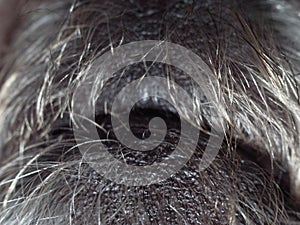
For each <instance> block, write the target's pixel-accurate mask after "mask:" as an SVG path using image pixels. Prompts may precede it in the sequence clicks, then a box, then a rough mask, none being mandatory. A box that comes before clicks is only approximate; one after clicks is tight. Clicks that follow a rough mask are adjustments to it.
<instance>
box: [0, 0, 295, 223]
mask: <svg viewBox="0 0 300 225" xmlns="http://www.w3.org/2000/svg"><path fill="white" fill-rule="evenodd" d="M273 2H274V1H259V2H256V1H255V2H253V1H251V2H249V1H246V0H245V1H231V0H228V1H227V0H225V1H219V0H209V1H180V0H178V1H175V0H174V1H142V0H141V1H134V0H133V1H117V0H113V1H108V0H107V1H97V0H78V1H73V0H72V1H71V0H70V1H63V2H62V1H51V2H48V4H47V5H45V6H44V8H43V10H41V11H39V12H40V14H39V13H33V14H32V15H30V16H29V17H30V18H29V20H28V21H29V22H28V24H27V26H26V28H25V29H24V30H23V32H21V33H20V36H19V37H18V42H16V44H15V46H14V52H13V59H14V60H12V66H11V67H10V68H9V69H8V72H7V74H6V75H7V77H8V78H9V80H8V81H7V82H6V87H7V88H6V91H5V92H4V91H2V92H1V95H0V99H1V102H3V103H5V104H1V106H0V115H1V116H0V121H1V126H0V127H1V128H0V134H1V137H2V134H5V135H3V137H5V138H3V140H1V141H0V143H1V146H0V148H1V149H2V150H3V151H4V152H6V154H7V155H8V156H10V157H9V158H8V159H7V161H6V162H8V163H7V164H5V165H4V166H3V167H1V168H0V179H1V181H2V182H0V205H1V207H2V208H1V211H0V224H9V225H20V224H21V225H25V224H43V225H44V224H80V225H82V224H89V225H93V224H213V225H215V224H292V222H293V220H297V219H298V220H299V218H297V211H298V208H296V207H294V208H292V207H291V205H290V204H288V200H289V194H290V193H289V190H284V187H288V188H289V185H286V186H284V185H282V184H281V183H284V182H285V181H286V180H288V182H289V179H286V178H285V177H282V176H288V174H289V170H288V169H289V168H286V161H289V162H290V163H291V165H293V163H295V161H293V158H292V157H290V155H289V153H290V151H292V150H293V149H295V147H297V145H296V144H295V140H294V138H298V136H299V135H298V133H297V132H296V131H295V130H294V123H293V117H292V116H291V113H290V112H289V108H288V107H286V105H287V104H288V103H289V102H288V101H289V98H286V99H287V100H288V101H287V102H282V101H279V100H278V93H280V95H284V96H288V95H289V94H290V92H291V93H294V89H295V88H296V87H295V84H294V83H293V82H292V73H291V71H290V70H289V68H287V67H285V63H283V62H282V61H283V60H284V57H282V55H281V53H280V54H279V53H278V54H277V49H278V48H279V47H278V46H277V45H273V41H274V42H276V41H279V40H280V39H275V40H273V39H272V37H270V36H269V34H270V33H269V32H266V31H265V30H264V29H265V28H267V27H268V25H270V24H269V23H268V22H267V21H268V20H267V19H266V18H265V19H266V20H264V22H263V21H262V20H260V19H261V18H263V17H264V16H266V15H269V14H268V13H267V12H270V11H272V10H273V7H269V8H268V7H266V5H267V6H270V5H272V6H274V8H276V7H275V6H276V5H275V4H273ZM282 2H283V1H282ZM263 3H264V4H263ZM262 6H263V7H262ZM264 7H265V11H262V10H261V9H262V8H264ZM264 12H266V13H264ZM272 12H273V11H272ZM293 18H294V17H293ZM271 19H272V21H273V19H274V17H272V18H271ZM294 19H295V18H294ZM273 22H274V21H273ZM266 30H268V29H266ZM275 34H276V35H277V33H275ZM147 39H155V40H167V41H171V42H174V43H177V44H180V45H182V46H184V47H186V48H188V49H191V50H193V51H194V52H195V53H196V54H198V55H200V56H201V57H202V58H203V60H204V61H205V62H206V63H207V64H208V65H209V66H210V68H211V69H212V71H213V72H214V73H213V76H212V78H211V81H213V82H214V83H213V84H214V85H212V87H213V88H215V89H214V91H215V92H214V93H216V95H217V96H219V97H220V98H224V101H225V102H226V106H227V108H226V109H224V112H223V113H224V118H226V121H227V126H226V129H225V130H224V132H225V134H226V138H225V139H224V142H223V145H222V146H221V149H220V154H219V155H218V156H217V157H216V159H215V160H214V162H213V163H212V165H211V166H210V167H209V168H207V170H205V171H201V172H199V168H198V165H199V160H200V159H201V157H202V155H203V151H204V149H205V146H206V144H207V139H208V136H209V135H210V134H211V132H210V131H211V130H210V129H211V127H210V125H211V124H210V123H209V122H207V121H205V120H203V121H204V122H203V124H201V126H199V127H198V128H199V133H200V134H199V140H198V145H197V149H196V151H195V154H194V155H193V157H192V158H191V159H190V160H189V162H188V163H187V164H186V165H185V166H184V167H183V168H182V169H181V170H180V171H178V173H176V174H175V175H174V176H172V177H170V178H169V179H167V180H165V181H163V182H161V183H157V184H153V185H149V186H145V187H131V186H126V185H120V184H117V183H114V182H113V181H111V180H108V179H106V178H105V177H103V176H101V175H99V174H97V173H96V171H94V170H93V168H92V167H91V166H90V165H89V164H88V163H86V162H84V161H83V160H82V155H81V154H80V151H79V150H78V146H76V141H75V140H74V135H73V134H74V133H73V131H72V125H73V124H72V122H73V121H72V117H74V116H75V115H73V114H72V113H73V112H72V107H71V106H70V104H71V103H70V102H72V101H76V99H72V97H71V96H72V95H71V94H72V92H73V90H74V87H75V86H76V85H79V84H80V83H79V81H80V80H81V79H84V77H83V76H81V75H82V71H84V70H85V69H86V68H87V67H88V66H89V65H91V64H92V62H93V60H94V59H95V58H96V57H97V56H99V55H101V54H103V53H104V52H106V51H111V52H113V51H114V49H115V48H116V47H118V46H120V45H122V44H125V43H129V42H132V41H140V40H147ZM279 59H280V60H279ZM141 65H142V69H140V68H139V67H138V66H136V65H134V66H136V67H134V68H135V69H133V70H127V71H120V74H117V75H120V77H121V79H117V80H119V81H120V83H122V82H123V83H126V82H129V81H130V79H126V74H127V76H131V78H132V77H135V76H136V77H140V76H142V75H143V73H144V70H145V69H146V68H147V66H149V63H144V64H143V63H141ZM153 68H154V70H152V72H149V73H152V74H151V75H160V76H162V75H165V76H167V75H169V74H175V78H176V81H177V83H178V84H179V85H181V86H182V87H184V88H186V89H189V87H190V86H192V85H191V82H190V80H189V79H186V78H185V76H184V74H180V72H178V71H176V70H174V69H172V68H163V69H161V68H160V67H159V66H158V65H157V64H155V63H154V65H153ZM164 69H165V70H164ZM161 71H162V72H161ZM126 72H127V73H126ZM140 72H141V74H140ZM167 72H169V74H168V73H167ZM124 74H125V75H124ZM118 78H119V77H118ZM127 78H128V77H127ZM12 81H13V82H12ZM208 83H209V82H208ZM117 84H118V83H117V82H116V81H115V80H113V82H112V84H111V86H109V85H108V86H107V90H106V92H105V93H106V95H104V96H101V99H100V100H99V101H98V102H97V103H98V104H102V105H101V106H103V105H104V106H105V104H110V101H111V98H112V96H113V95H114V94H115V92H116V91H118V89H117V88H116V87H115V86H114V85H117ZM204 85H209V84H204ZM151 87H152V86H151V84H150V85H149V88H151ZM145 91H146V90H145ZM166 91H168V90H166ZM285 91H286V92H285ZM291 95H292V94H291ZM125 97H126V96H124V98H125ZM283 99H285V98H283ZM292 99H293V98H291V101H292ZM107 102H108V103H107ZM104 106H103V108H104V109H103V110H102V111H101V110H100V111H98V112H97V115H96V116H97V117H98V118H97V119H98V120H97V121H96V122H99V124H98V125H99V126H100V128H103V127H104V128H105V129H104V131H103V130H102V131H103V135H102V136H103V139H105V138H107V139H108V141H112V142H113V143H114V144H115V145H114V146H112V145H111V146H112V148H111V149H109V151H110V152H111V153H112V154H114V155H115V158H117V159H118V160H123V161H124V160H126V159H129V161H130V160H131V163H132V164H134V163H136V162H135V161H136V160H140V159H141V157H136V155H137V154H136V155H134V157H133V156H132V155H133V154H132V152H130V151H127V149H125V150H124V148H122V146H121V145H120V144H119V143H118V142H116V140H115V139H113V138H111V136H110V134H111V133H110V129H111V127H110V124H109V122H110V121H107V117H106V116H107V115H104V114H105V113H104V112H105V107H104ZM158 106H160V105H159V104H158ZM82 107H85V105H83V106H82ZM148 107H152V108H151V110H152V111H151V110H149V111H148V113H149V112H153V115H159V114H161V113H162V111H160V110H157V108H155V107H157V105H155V107H153V106H151V104H150V105H148ZM164 107H165V108H162V109H163V112H165V111H168V110H169V111H170V112H172V113H173V111H174V109H170V108H166V106H165V105H164ZM134 113H135V114H133V115H135V116H136V118H134V119H133V120H132V126H133V128H134V129H136V131H137V133H142V132H141V130H140V129H143V128H141V127H143V125H144V124H143V123H141V122H140V121H143V120H144V119H146V120H147V118H148V116H149V115H148V114H147V113H145V114H143V113H142V112H141V113H140V112H138V113H137V112H134ZM151 114H152V113H151ZM171 120H172V121H170V123H171V124H172V122H174V121H175V119H171ZM101 126H102V127H101ZM175 128H177V129H178V126H177V127H176V126H175ZM172 135H173V136H172ZM177 135H178V132H174V133H173V134H170V140H167V141H170V142H171V141H172V138H174V139H176V138H177ZM100 136H101V135H100ZM97 141H98V140H97ZM2 143H3V144H2ZM167 144H168V145H169V146H170V145H171V146H172V144H174V143H167ZM175 144H176V143H175ZM165 146H166V145H163V146H161V148H162V149H161V150H162V151H160V153H162V154H161V155H162V157H164V156H165V155H164V154H165V153H164V151H165V152H166V147H165ZM245 146H246V147H245ZM169 152H170V151H168V149H167V154H169ZM124 154H126V156H124ZM130 154H132V155H130ZM11 155H13V156H11ZM138 156H139V155H138ZM152 156H153V157H152ZM151 157H152V158H151V160H152V159H153V158H155V152H152V153H151ZM157 158H158V160H160V157H157ZM264 158H265V159H264ZM5 160H6V158H5ZM142 160H145V159H144V158H142ZM145 161H146V162H149V160H148V158H146V160H145ZM272 163H274V164H276V165H274V164H272ZM136 164H138V163H136ZM266 164H267V165H266ZM121 175H123V174H121ZM124 177H126V174H124ZM288 188H287V189H288ZM285 191H286V192H287V193H286V194H287V195H284V194H285V193H283V192H285ZM292 200H293V199H292Z"/></svg>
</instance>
